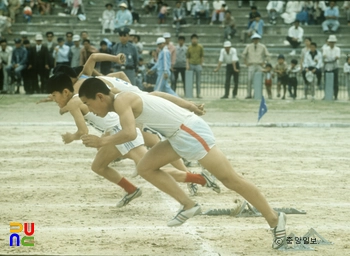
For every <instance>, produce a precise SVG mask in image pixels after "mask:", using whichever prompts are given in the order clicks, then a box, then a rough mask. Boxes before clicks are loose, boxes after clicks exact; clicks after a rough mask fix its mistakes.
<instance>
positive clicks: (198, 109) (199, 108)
mask: <svg viewBox="0 0 350 256" xmlns="http://www.w3.org/2000/svg"><path fill="white" fill-rule="evenodd" d="M150 94H151V95H154V96H158V97H161V98H163V99H166V100H168V101H171V102H172V103H174V104H176V105H178V106H179V107H182V108H184V109H187V110H189V111H191V112H194V113H195V114H196V115H198V116H201V115H204V114H205V110H204V104H199V105H197V104H195V103H193V102H190V101H187V100H184V99H181V98H180V97H175V96H173V95H171V94H168V93H164V92H158V91H155V92H151V93H150Z"/></svg>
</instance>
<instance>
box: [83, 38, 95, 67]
mask: <svg viewBox="0 0 350 256" xmlns="http://www.w3.org/2000/svg"><path fill="white" fill-rule="evenodd" d="M83 45H84V48H82V49H81V51H80V65H79V66H83V65H84V64H85V62H86V61H87V60H88V58H89V57H90V55H91V54H93V53H95V52H98V50H97V49H96V48H95V47H93V46H92V45H91V44H90V40H89V39H85V40H84V41H83Z"/></svg>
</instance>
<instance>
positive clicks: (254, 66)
mask: <svg viewBox="0 0 350 256" xmlns="http://www.w3.org/2000/svg"><path fill="white" fill-rule="evenodd" d="M251 39H252V41H253V43H251V44H248V45H247V46H246V47H245V49H244V51H243V53H242V56H243V59H244V63H245V65H246V66H247V67H248V86H247V97H246V99H251V98H252V84H253V79H254V75H255V73H257V72H261V70H262V66H263V65H264V63H265V62H266V61H268V59H269V56H270V53H269V51H268V50H267V48H266V46H265V45H263V44H261V43H260V42H259V40H260V39H261V36H260V35H259V34H257V33H255V34H254V35H252V37H251Z"/></svg>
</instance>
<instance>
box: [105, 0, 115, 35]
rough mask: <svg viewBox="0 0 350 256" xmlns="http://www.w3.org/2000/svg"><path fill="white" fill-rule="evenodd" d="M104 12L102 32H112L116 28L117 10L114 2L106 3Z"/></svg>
mask: <svg viewBox="0 0 350 256" xmlns="http://www.w3.org/2000/svg"><path fill="white" fill-rule="evenodd" d="M105 6H106V10H104V11H103V14H102V34H105V33H112V32H113V30H114V18H115V11H114V10H113V5H112V4H106V5H105Z"/></svg>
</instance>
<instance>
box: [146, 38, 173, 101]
mask: <svg viewBox="0 0 350 256" xmlns="http://www.w3.org/2000/svg"><path fill="white" fill-rule="evenodd" d="M157 45H158V48H160V53H159V56H158V60H157V63H156V64H155V65H154V66H153V67H152V68H151V69H150V70H149V71H148V72H147V73H152V72H153V71H155V70H157V74H158V77H157V82H156V85H155V86H154V90H155V91H160V92H166V93H169V94H171V95H175V96H177V94H176V93H175V92H174V91H173V90H172V89H171V88H170V85H169V79H170V67H171V58H170V52H169V50H168V48H167V47H166V43H165V39H164V38H163V37H159V38H158V39H157Z"/></svg>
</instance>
